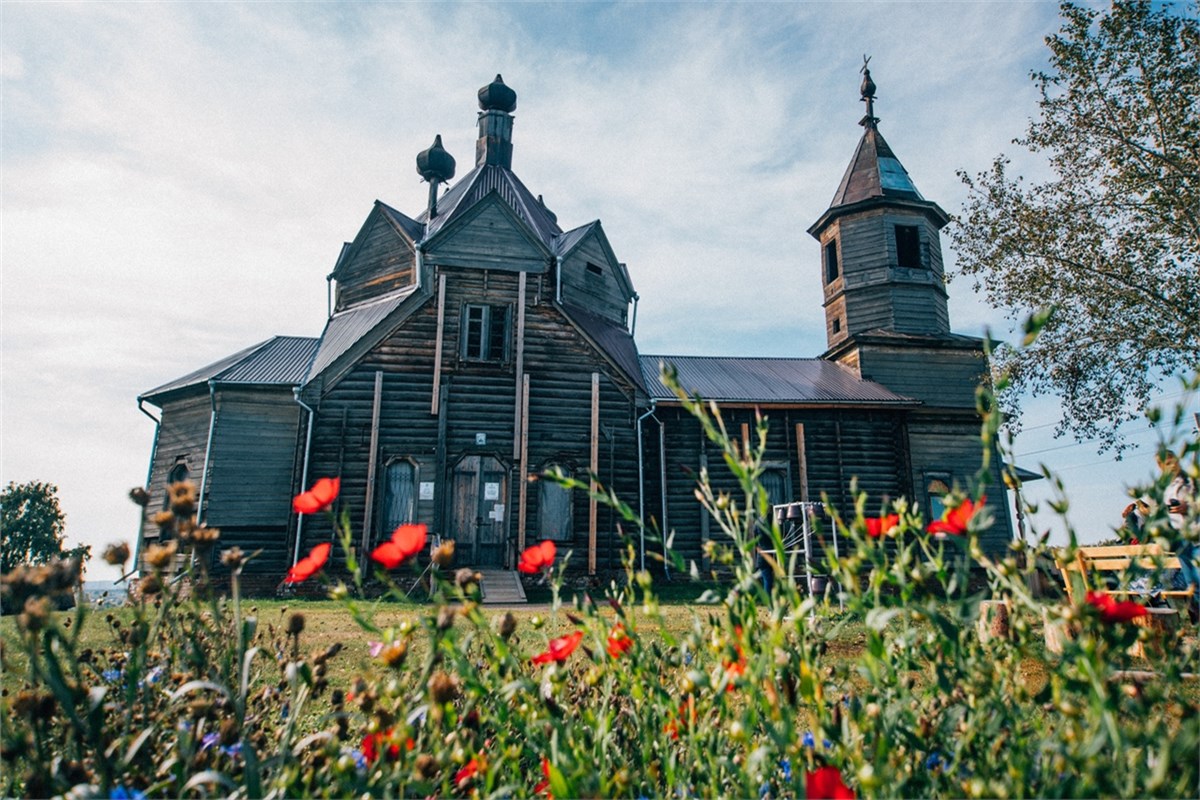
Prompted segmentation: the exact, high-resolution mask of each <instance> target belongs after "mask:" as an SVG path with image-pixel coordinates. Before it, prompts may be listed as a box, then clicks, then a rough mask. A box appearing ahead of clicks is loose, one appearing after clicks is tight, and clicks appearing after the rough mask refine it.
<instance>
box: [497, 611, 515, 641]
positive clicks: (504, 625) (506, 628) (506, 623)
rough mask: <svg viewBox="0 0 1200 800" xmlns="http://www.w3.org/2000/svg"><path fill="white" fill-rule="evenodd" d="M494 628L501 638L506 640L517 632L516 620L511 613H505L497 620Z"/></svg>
mask: <svg viewBox="0 0 1200 800" xmlns="http://www.w3.org/2000/svg"><path fill="white" fill-rule="evenodd" d="M496 627H497V629H498V630H499V631H500V636H501V638H504V639H507V638H508V637H510V636H512V635H513V633H514V632H515V631H516V630H517V618H516V617H514V616H513V614H512V612H511V611H506V612H504V616H502V617H500V618H499V621H498V623H497V625H496Z"/></svg>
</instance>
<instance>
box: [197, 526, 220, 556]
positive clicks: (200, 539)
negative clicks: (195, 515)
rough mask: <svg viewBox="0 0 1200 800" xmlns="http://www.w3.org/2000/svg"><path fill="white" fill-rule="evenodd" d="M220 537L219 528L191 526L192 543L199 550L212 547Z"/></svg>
mask: <svg viewBox="0 0 1200 800" xmlns="http://www.w3.org/2000/svg"><path fill="white" fill-rule="evenodd" d="M220 538H221V531H220V529H219V528H210V527H208V526H207V525H198V526H195V527H193V528H192V544H194V545H195V546H196V547H197V548H199V549H201V550H207V549H208V548H210V547H212V546H213V545H214V544H216V543H217V540H218V539H220Z"/></svg>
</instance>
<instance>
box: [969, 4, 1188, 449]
mask: <svg viewBox="0 0 1200 800" xmlns="http://www.w3.org/2000/svg"><path fill="white" fill-rule="evenodd" d="M1061 16H1062V27H1061V29H1060V31H1059V33H1058V34H1057V35H1053V36H1049V37H1047V39H1046V44H1047V45H1048V46H1049V49H1050V61H1049V67H1050V68H1049V70H1048V71H1046V72H1034V73H1033V74H1032V76H1031V77H1032V79H1033V81H1034V82H1035V83H1036V84H1037V86H1038V89H1039V90H1040V93H1041V99H1040V100H1039V102H1038V108H1039V112H1040V113H1039V116H1038V117H1037V118H1036V119H1031V120H1030V124H1029V128H1028V130H1027V131H1026V134H1025V136H1024V137H1023V138H1019V139H1015V140H1014V143H1015V144H1018V145H1020V146H1022V147H1024V148H1026V149H1028V150H1029V151H1031V152H1032V153H1035V154H1040V155H1041V156H1043V157H1044V158H1045V159H1046V161H1047V162H1048V167H1049V172H1050V174H1051V176H1052V177H1049V179H1048V180H1045V181H1043V182H1031V181H1027V180H1025V179H1024V178H1023V177H1020V176H1018V177H1016V178H1012V177H1010V175H1009V165H1010V161H1009V159H1007V158H1006V157H1004V156H1000V157H997V158H996V159H995V161H994V162H993V164H992V167H991V169H990V171H987V172H983V173H980V174H978V175H976V176H974V177H972V176H970V175H968V174H966V173H964V172H962V171H960V172H959V177H960V178H961V179H962V180H963V182H964V183H965V184H966V186H967V187H968V190H969V197H968V200H967V202H966V205H965V207H964V210H963V213H962V214H961V216H960V217H959V218H958V219H957V220H956V222H957V224H956V225H955V226H954V228H953V231H952V233H953V242H954V247H955V249H956V251H957V253H958V266H959V270H960V271H961V273H962V274H963V275H969V276H972V277H973V278H974V281H975V284H974V285H975V288H976V290H977V291H979V290H982V291H983V292H984V293H985V296H986V297H987V300H988V302H989V303H990V304H991V305H992V306H993V307H995V308H998V309H1003V310H1004V311H1005V312H1006V313H1007V314H1008V315H1009V317H1010V318H1011V319H1014V320H1015V319H1020V318H1023V317H1025V316H1026V315H1028V314H1029V313H1030V312H1031V311H1033V310H1036V309H1042V308H1050V309H1051V312H1050V314H1049V316H1048V318H1047V319H1046V321H1045V325H1044V327H1043V329H1042V331H1041V335H1040V336H1039V337H1038V338H1037V340H1036V341H1035V342H1034V343H1033V344H1032V345H1031V346H1030V347H1028V348H1025V349H1023V350H1021V351H1019V352H1018V351H1017V350H1015V349H1008V350H1005V351H1003V352H1001V353H999V354H998V355H999V359H998V366H999V367H1000V368H1002V369H1007V370H1009V371H1010V375H1011V378H1012V383H1013V391H1011V392H1010V393H1009V395H1008V396H1007V397H1006V398H1004V400H1005V403H1006V407H1007V408H1008V410H1009V411H1016V410H1017V403H1016V401H1015V395H1016V394H1017V393H1019V392H1028V393H1030V394H1033V395H1040V394H1058V395H1059V396H1060V397H1061V399H1062V405H1063V416H1062V419H1061V420H1060V421H1059V425H1058V432H1059V433H1065V432H1070V433H1073V434H1074V436H1075V438H1076V439H1078V440H1081V441H1083V440H1089V439H1094V440H1098V441H1099V442H1100V449H1101V450H1105V449H1109V448H1113V447H1115V448H1116V449H1117V450H1118V452H1119V451H1120V449H1121V448H1122V447H1123V446H1124V443H1123V439H1122V437H1121V433H1120V426H1121V424H1122V423H1123V422H1126V421H1128V420H1130V419H1133V418H1135V417H1136V416H1138V415H1139V413H1140V412H1141V411H1143V410H1144V409H1145V408H1146V406H1147V404H1148V402H1149V400H1150V398H1151V395H1152V393H1153V391H1154V388H1155V385H1156V383H1158V382H1159V381H1160V380H1161V379H1162V378H1163V377H1164V376H1167V375H1171V374H1176V373H1179V372H1181V371H1182V372H1190V371H1191V370H1192V369H1194V368H1195V366H1196V365H1197V364H1200V259H1198V256H1200V110H1198V100H1197V98H1200V23H1198V22H1197V18H1196V9H1195V7H1194V6H1192V5H1172V4H1162V5H1159V4H1154V5H1151V4H1149V3H1142V2H1135V3H1115V4H1113V6H1112V7H1111V8H1110V9H1108V10H1105V11H1101V10H1095V9H1092V8H1080V7H1078V6H1075V5H1072V4H1070V3H1065V4H1063V5H1062V6H1061Z"/></svg>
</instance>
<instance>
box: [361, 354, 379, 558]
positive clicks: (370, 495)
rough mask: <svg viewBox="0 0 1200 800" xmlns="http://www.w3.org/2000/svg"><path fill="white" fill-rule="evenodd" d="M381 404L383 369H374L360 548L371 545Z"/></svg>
mask: <svg viewBox="0 0 1200 800" xmlns="http://www.w3.org/2000/svg"><path fill="white" fill-rule="evenodd" d="M382 405H383V370H376V371H375V400H374V402H373V403H372V404H371V453H370V455H368V456H367V497H366V506H365V508H364V510H363V529H362V549H361V553H362V554H363V555H366V553H367V550H368V549H369V548H370V546H371V513H372V512H373V511H374V510H375V468H376V466H377V462H378V461H379V409H380V407H381V406H382Z"/></svg>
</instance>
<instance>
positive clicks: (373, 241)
mask: <svg viewBox="0 0 1200 800" xmlns="http://www.w3.org/2000/svg"><path fill="white" fill-rule="evenodd" d="M352 248H353V249H352V254H351V255H350V256H349V260H348V261H347V262H346V263H344V264H343V265H341V268H340V269H339V270H338V272H337V276H336V277H337V282H338V283H337V302H336V305H335V308H336V310H338V311H341V310H342V309H344V308H346V307H347V306H350V305H353V304H354V303H358V302H361V301H363V300H366V299H369V298H371V297H378V296H380V295H383V294H386V293H387V292H390V291H393V290H395V289H399V288H401V287H404V286H409V285H411V284H412V283H413V282H414V281H415V280H416V272H415V264H416V255H415V251H414V249H413V246H412V245H411V244H410V243H409V242H408V240H407V239H406V238H405V237H404V236H403V235H401V234H400V233H399V231H397V229H396V226H395V224H394V223H392V221H391V220H389V219H388V218H387V216H386V215H385V214H384V212H383V210H382V209H380V208H379V206H378V205H377V206H376V207H375V209H374V210H373V211H372V212H371V214H370V215H369V216H368V217H367V220H366V222H364V223H363V228H362V230H361V231H360V232H359V234H358V236H357V237H355V240H354V243H353V245H352Z"/></svg>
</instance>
